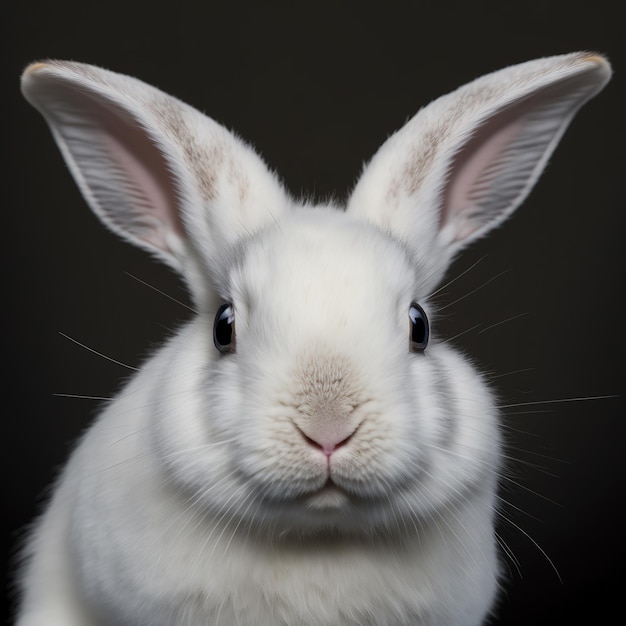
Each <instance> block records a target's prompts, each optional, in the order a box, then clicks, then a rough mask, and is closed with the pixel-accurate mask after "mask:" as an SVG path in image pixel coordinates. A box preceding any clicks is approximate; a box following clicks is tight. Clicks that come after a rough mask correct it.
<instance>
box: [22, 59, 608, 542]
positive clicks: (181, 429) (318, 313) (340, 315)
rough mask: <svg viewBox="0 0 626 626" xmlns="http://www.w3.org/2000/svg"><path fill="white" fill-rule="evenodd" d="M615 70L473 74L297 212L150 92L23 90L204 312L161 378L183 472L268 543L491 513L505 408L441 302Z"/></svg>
mask: <svg viewBox="0 0 626 626" xmlns="http://www.w3.org/2000/svg"><path fill="white" fill-rule="evenodd" d="M609 76H610V69H609V65H608V63H607V62H606V60H604V59H603V58H602V57H600V56H598V55H593V54H586V53H577V54H570V55H564V56H559V57H552V58H546V59H539V60H536V61H532V62H528V63H524V64H521V65H518V66H514V67H510V68H506V69H504V70H501V71H499V72H495V73H493V74H489V75H487V76H484V77H482V78H479V79H477V80H475V81H473V82H471V83H469V84H468V85H466V86H464V87H461V88H460V89H458V90H457V91H455V92H453V93H451V94H449V95H447V96H444V97H442V98H440V99H438V100H436V101H434V102H432V103H431V104H430V105H428V106H426V107H425V108H424V109H422V110H421V111H420V112H419V113H418V114H417V115H416V116H415V117H413V118H412V119H411V120H410V121H409V122H408V123H407V124H406V125H405V126H404V127H403V128H402V129H401V130H399V131H398V132H396V133H395V134H394V135H392V136H391V137H390V138H389V139H388V140H387V141H386V142H385V143H384V144H383V145H382V147H381V148H380V149H379V151H378V152H377V153H376V154H375V156H374V157H373V158H372V160H371V161H370V162H369V164H367V165H366V167H365V168H364V171H363V173H362V175H361V177H360V179H359V181H358V183H357V184H356V187H355V188H354V190H353V192H352V194H351V195H350V198H349V200H348V202H347V206H345V207H337V206H330V205H323V206H317V205H308V204H302V203H297V202H295V201H294V200H293V199H292V198H290V197H289V196H288V194H287V193H286V192H285V190H284V189H283V187H282V186H281V184H280V182H279V181H278V180H277V179H276V178H275V176H274V175H273V174H272V173H271V172H270V171H269V170H268V168H267V167H266V166H265V164H264V163H263V161H262V160H261V159H260V158H259V156H258V155H257V154H256V153H255V152H254V151H253V150H252V149H251V148H250V147H249V146H247V145H246V144H245V143H243V142H242V141H241V140H240V139H238V138H237V137H236V136H234V135H233V134H232V133H230V132H229V131H227V130H226V129H224V128H223V127H222V126H220V125H219V124H217V123H216V122H215V121H213V120H211V119H209V118H208V117H206V116H204V115H202V114H201V113H199V112H198V111H196V110H195V109H193V108H191V107H190V106H188V105H186V104H184V103H182V102H180V101H179V100H177V99H175V98H173V97H171V96H169V95H166V94H164V93H163V92H161V91H159V90H157V89H155V88H153V87H150V86H148V85H146V84H144V83H142V82H140V81H138V80H136V79H133V78H130V77H126V76H122V75H118V74H115V73H112V72H109V71H106V70H103V69H100V68H96V67H92V66H88V65H82V64H77V63H71V62H57V61H46V62H43V63H37V64H34V65H32V66H30V67H29V68H28V69H27V71H26V72H25V74H24V77H23V91H24V93H25V95H26V97H27V99H28V100H29V101H30V102H31V103H32V104H33V105H34V106H35V107H36V108H37V109H39V110H40V111H41V113H42V114H43V116H44V117H45V119H46V121H47V122H48V124H49V125H50V127H51V129H52V132H53V134H54V138H55V140H56V142H57V144H58V145H59V148H60V149H61V151H62V153H63V156H64V158H65V160H66V162H67V164H68V166H69V168H70V170H71V172H72V174H73V176H74V178H75V179H76V182H77V183H78V185H79V187H80V189H81V191H82V193H83V195H84V197H85V199H86V200H87V202H88V204H89V205H90V207H91V208H92V209H93V210H94V212H95V213H96V214H97V215H98V217H99V218H100V219H101V220H102V221H103V222H104V223H105V224H106V225H107V226H108V227H110V228H111V229H112V230H113V231H114V232H115V233H117V234H118V235H120V236H122V237H124V238H126V239H128V240H129V241H131V242H132V243H134V244H136V245H138V246H140V247H142V248H144V249H146V250H148V251H150V252H151V253H154V254H155V255H156V256H157V257H159V258H160V259H162V260H163V261H165V263H167V264H168V265H169V266H171V267H172V268H174V269H175V270H176V271H177V272H179V273H180V274H181V275H182V276H183V278H184V280H185V281H186V283H187V285H188V287H189V290H190V292H191V294H192V297H193V299H194V302H195V306H196V309H197V316H196V318H195V319H194V320H192V322H191V323H190V324H189V325H188V327H187V328H185V329H183V330H182V331H181V332H180V334H179V335H178V336H177V337H174V338H173V339H172V340H171V341H170V343H169V345H168V346H167V348H166V349H165V351H164V352H163V353H162V358H161V360H160V361H159V365H158V367H157V366H154V367H153V369H152V374H153V376H154V378H155V383H154V388H155V402H154V407H155V408H154V411H153V415H152V416H151V421H150V429H151V433H150V436H149V441H150V444H149V445H150V446H152V447H153V448H154V451H155V452H156V455H157V457H158V458H159V459H160V462H161V466H162V469H163V470H164V472H165V474H166V475H167V477H168V479H169V480H172V481H173V482H174V484H176V485H177V486H178V487H179V488H180V490H181V491H183V492H184V493H186V494H188V495H189V497H190V501H192V502H194V503H195V504H196V505H197V506H198V507H199V508H200V509H202V510H203V511H208V512H213V513H215V514H219V515H222V516H225V517H227V518H229V519H231V518H232V519H238V520H244V521H245V522H246V524H247V525H248V526H253V525H255V526H256V527H258V529H264V530H266V531H268V532H270V531H272V532H274V531H275V532H281V533H285V532H287V531H291V530H294V529H295V531H296V532H299V533H301V532H308V531H311V532H313V531H314V532H318V531H320V530H323V529H326V530H329V531H330V530H333V531H339V532H361V531H363V532H368V533H371V532H373V531H375V530H377V529H390V528H392V529H396V530H398V529H400V528H402V527H404V528H406V527H407V526H410V525H411V524H413V525H415V524H417V523H419V522H420V520H421V519H424V518H426V517H428V516H432V515H436V514H438V512H440V511H443V510H446V508H447V507H450V506H452V505H453V504H454V503H455V502H460V501H464V500H466V499H467V498H470V497H476V498H484V499H485V501H486V502H487V506H486V510H488V511H489V513H487V515H490V511H491V504H492V498H493V493H494V484H495V479H496V475H497V469H498V464H499V454H500V448H499V437H498V430H497V424H496V420H495V416H496V408H495V403H494V401H493V399H492V396H491V393H490V391H489V389H488V388H487V386H486V385H485V383H484V382H483V380H482V379H481V377H480V375H479V374H478V373H476V372H475V371H474V369H473V368H472V366H471V365H470V364H469V363H468V361H467V360H466V359H464V358H463V357H461V356H460V355H459V354H457V353H456V352H454V351H453V350H452V349H451V348H450V347H449V346H447V345H446V344H445V343H443V342H441V341H440V340H438V338H437V336H436V327H434V328H432V329H431V325H430V321H429V320H430V318H431V317H432V316H433V314H434V312H433V310H432V305H431V303H430V302H429V296H430V294H431V293H432V292H433V290H434V288H435V286H436V285H437V284H438V283H439V282H440V281H441V279H442V278H443V276H444V274H445V272H446V269H447V268H448V266H449V264H450V262H451V260H452V259H453V258H454V257H455V255H456V254H457V253H458V252H459V251H460V250H461V249H462V248H463V247H465V246H466V245H468V244H469V243H470V242H472V241H474V240H475V239H477V238H478V237H481V236H483V235H484V234H485V233H487V232H488V231H490V230H491V229H492V228H494V227H495V226H497V225H499V224H500V223H501V222H502V221H503V220H504V219H505V218H507V217H508V216H509V215H510V214H511V213H512V212H513V211H514V210H515V209H516V208H517V207H518V206H519V204H520V203H521V202H522V201H523V200H524V199H525V197H526V196H527V194H528V193H529V191H530V189H531V188H532V186H533V184H534V183H535V181H536V180H537V178H538V176H539V175H540V173H541V171H542V170H543V168H544V166H545V164H546V161H547V159H548V158H549V156H550V155H551V153H552V151H553V150H554V148H555V146H556V144H557V142H558V141H559V139H560V137H561V135H562V133H563V132H564V130H565V128H566V127H567V125H568V123H569V122H570V120H571V119H572V117H573V116H574V114H575V113H576V111H577V110H578V109H579V107H581V106H582V105H583V104H584V103H585V102H586V101H587V100H588V99H589V98H591V97H592V96H593V95H595V94H596V93H597V92H598V91H599V90H600V89H601V88H602V87H603V86H604V84H605V83H606V81H607V80H608V78H609ZM431 330H432V333H431ZM147 445H148V444H147ZM481 494H482V495H481Z"/></svg>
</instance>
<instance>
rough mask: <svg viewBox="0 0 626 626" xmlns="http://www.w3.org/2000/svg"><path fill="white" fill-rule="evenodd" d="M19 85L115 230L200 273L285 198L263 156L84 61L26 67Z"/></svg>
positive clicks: (149, 90)
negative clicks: (83, 62)
mask: <svg viewBox="0 0 626 626" xmlns="http://www.w3.org/2000/svg"><path fill="white" fill-rule="evenodd" d="M22 91H23V93H24V95H25V97H26V98H27V100H28V101H29V102H30V103H31V104H32V105H33V106H35V107H36V108H37V109H38V110H39V111H40V112H41V113H42V114H43V116H44V118H45V119H46V121H47V122H48V124H49V126H50V128H51V130H52V133H53V135H54V138H55V140H56V142H57V144H58V146H59V148H60V150H61V152H62V154H63V156H64V158H65V161H66V162H67V164H68V166H69V168H70V170H71V172H72V174H73V175H74V178H75V179H76V182H77V183H78V186H79V187H80V190H81V191H82V193H83V195H84V197H85V199H86V200H87V202H88V203H89V205H90V206H91V208H92V209H93V210H94V212H95V213H96V214H97V215H98V216H99V217H100V218H101V219H102V221H103V222H104V223H105V224H106V225H108V226H109V227H110V228H111V229H112V230H113V231H115V232H116V233H117V234H119V235H121V236H122V237H124V238H126V239H128V240H130V241H131V242H133V243H135V244H136V245H138V246H140V247H142V248H146V249H148V250H149V251H151V252H153V253H156V254H157V255H158V256H159V257H160V258H161V259H162V260H164V261H165V262H167V263H168V264H169V265H170V266H172V267H173V268H175V269H176V270H178V271H179V272H181V273H182V274H183V275H184V277H185V279H186V280H187V282H188V284H189V286H190V289H191V291H192V295H194V297H195V298H196V299H198V298H202V297H205V296H206V294H203V293H202V292H203V291H204V290H205V289H206V283H204V284H203V282H204V281H201V280H200V279H199V277H198V275H199V273H200V272H202V271H204V270H206V269H207V268H206V267H202V266H203V265H206V266H209V265H210V264H211V261H212V259H215V258H216V256H218V255H219V254H220V252H221V251H222V250H223V249H224V248H225V247H226V246H228V245H229V244H231V243H233V242H234V241H236V240H237V239H238V238H239V237H241V236H244V235H246V234H250V233H251V232H254V230H256V229H257V228H259V227H260V226H261V225H262V224H264V223H265V222H267V221H268V220H271V219H272V217H273V216H275V215H276V214H278V213H280V212H282V211H283V210H284V209H285V208H286V207H287V205H288V202H289V200H288V197H287V195H286V194H285V193H284V191H283V188H282V186H281V185H280V184H279V182H278V181H277V180H276V179H275V177H274V176H273V175H272V174H271V173H270V172H269V171H268V169H267V168H266V166H265V164H264V163H263V162H262V160H261V158H260V157H259V156H258V155H257V154H256V153H255V152H254V151H253V150H252V149H251V148H249V147H248V146H247V145H246V144H244V143H243V142H242V141H240V140H239V139H238V138H236V137H235V136H234V135H232V134H231V133H230V132H228V131H227V130H226V129H225V128H223V127H222V126H220V125H219V124H217V123H216V122H214V121H213V120H211V119H210V118H208V117H206V116H205V115H203V114H201V113H200V112H199V111H197V110H195V109H194V108H192V107H190V106H188V105H186V104H184V103H183V102H181V101H180V100H177V99H176V98H174V97H172V96H169V95H167V94H165V93H163V92H162V91H160V90H158V89H156V88H154V87H151V86H149V85H147V84H145V83H143V82H141V81H139V80H137V79H134V78H131V77H129V76H124V75H121V74H116V73H114V72H110V71H107V70H104V69H101V68H97V67H94V66H91V65H84V64H79V63H73V62H62V61H46V62H43V63H35V64H33V65H31V66H29V67H28V68H27V69H26V71H25V72H24V74H23V76H22Z"/></svg>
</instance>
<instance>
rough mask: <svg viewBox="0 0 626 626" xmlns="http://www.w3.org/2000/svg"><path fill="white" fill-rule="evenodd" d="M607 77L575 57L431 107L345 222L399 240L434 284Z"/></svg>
mask: <svg viewBox="0 0 626 626" xmlns="http://www.w3.org/2000/svg"><path fill="white" fill-rule="evenodd" d="M610 75H611V70H610V66H609V64H608V62H607V61H606V59H604V58H603V57H601V56H599V55H595V54H588V53H574V54H568V55H561V56H556V57H549V58H545V59H538V60H535V61H530V62H527V63H522V64H520V65H515V66H512V67H507V68H505V69H503V70H500V71H498V72H494V73H492V74H488V75H486V76H483V77H481V78H479V79H477V80H475V81H473V82H471V83H469V84H467V85H465V86H464V87H461V88H460V89H458V90H457V91H454V92H452V93H451V94H449V95H447V96H443V97H442V98H439V99H438V100H435V101H434V102H432V103H431V104H429V105H428V106H427V107H425V108H424V109H422V110H421V111H419V112H418V113H417V115H415V117H413V119H411V120H410V121H409V122H408V123H407V124H406V125H405V126H404V127H403V128H402V129H400V130H399V131H398V132H397V133H395V134H394V135H392V136H391V137H390V138H389V139H388V140H387V141H386V142H385V143H384V144H383V146H382V147H381V148H380V150H379V151H378V153H377V154H376V155H375V156H374V158H373V159H372V161H371V162H370V164H369V165H368V166H367V167H366V168H365V170H364V172H363V175H362V176H361V179H360V180H359V182H358V184H357V186H356V187H355V189H354V191H353V194H352V197H351V199H350V202H349V204H348V212H349V213H351V214H352V215H356V216H360V217H362V218H365V219H367V220H369V221H371V222H373V223H375V224H376V225H378V226H379V227H381V228H382V229H383V230H386V231H388V232H390V233H391V234H393V235H394V236H395V237H397V238H399V239H402V240H403V241H404V242H405V243H406V245H407V246H408V247H409V249H410V250H411V251H412V252H413V253H415V254H416V255H417V256H418V258H419V260H420V261H421V263H422V265H423V266H424V269H425V270H426V273H427V274H430V275H431V278H432V282H433V283H434V282H436V281H437V280H438V279H440V278H441V277H442V275H443V273H444V272H445V270H446V268H447V266H448V264H449V263H450V261H451V260H452V258H453V256H454V255H455V254H456V252H457V251H458V250H460V249H461V248H463V247H464V246H466V245H467V244H468V243H469V242H471V241H473V240H474V239H476V238H477V237H480V236H481V235H483V234H485V233H486V232H488V231H489V230H491V229H492V228H493V227H494V226H496V225H498V224H500V223H501V222H502V221H503V220H504V219H505V218H507V217H508V216H509V215H510V214H511V213H512V212H513V211H514V210H515V209H516V208H517V207H518V206H519V205H520V203H521V202H522V201H523V200H524V198H525V197H526V196H527V194H528V192H529V191H530V190H531V188H532V187H533V185H534V184H535V182H536V180H537V178H538V177H539V175H540V174H541V172H542V171H543V168H544V167H545V165H546V162H547V160H548V158H549V156H550V154H551V153H552V151H553V150H554V148H555V147H556V144H557V143H558V141H559V139H560V138H561V135H562V134H563V132H564V130H565V128H566V127H567V125H568V124H569V122H570V121H571V119H572V117H573V116H574V114H575V113H576V111H577V110H578V109H579V108H580V107H581V106H582V105H583V104H584V103H585V102H586V101H587V100H588V99H589V98H591V97H592V96H593V95H595V94H596V93H597V92H598V91H600V89H602V87H603V86H604V85H605V84H606V82H607V81H608V80H609V77H610Z"/></svg>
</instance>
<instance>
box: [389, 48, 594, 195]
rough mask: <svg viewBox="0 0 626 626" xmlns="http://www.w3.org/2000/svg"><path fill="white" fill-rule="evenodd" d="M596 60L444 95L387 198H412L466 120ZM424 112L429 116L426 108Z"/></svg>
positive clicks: (565, 63) (572, 60)
mask: <svg viewBox="0 0 626 626" xmlns="http://www.w3.org/2000/svg"><path fill="white" fill-rule="evenodd" d="M597 58H601V57H598V56H597V55H593V54H588V53H580V54H578V55H576V56H575V57H573V58H572V57H569V58H567V59H564V60H563V62H562V64H561V67H560V68H559V66H558V65H555V64H554V63H551V64H547V65H546V67H544V68H543V69H539V68H538V69H537V71H535V72H533V73H529V74H520V75H515V74H513V75H509V76H508V77H506V78H505V77H504V76H500V77H499V78H498V79H497V82H496V79H494V78H492V80H494V82H483V83H479V84H474V85H472V84H471V83H469V84H468V85H465V86H463V87H461V88H460V89H458V90H456V91H454V92H452V93H450V94H448V95H447V96H443V99H448V102H450V104H448V105H447V106H446V104H445V101H444V102H440V105H441V108H440V110H439V111H437V112H436V115H434V116H433V117H432V118H431V119H428V117H425V119H424V120H421V124H422V129H421V130H420V132H419V133H417V137H416V138H417V141H418V143H416V144H415V145H413V146H411V148H410V151H409V154H408V155H407V156H406V158H405V161H404V166H403V167H402V168H400V173H399V175H397V176H396V177H395V178H394V179H393V180H392V181H391V184H390V187H389V191H388V198H389V199H392V198H397V196H398V195H399V193H400V191H401V190H402V191H404V192H405V193H406V194H408V195H412V194H414V193H416V192H417V191H418V190H419V189H420V187H421V186H422V184H423V182H424V180H425V179H426V178H427V176H428V174H429V172H430V171H431V169H432V167H433V163H434V161H435V160H436V158H437V155H438V153H439V152H440V151H441V150H442V149H446V147H447V144H448V142H450V141H451V140H453V139H454V135H455V133H456V132H457V131H458V130H459V127H461V126H462V123H463V122H464V121H465V120H468V121H470V123H471V120H472V119H476V120H477V119H478V118H479V117H480V112H481V111H482V110H484V109H487V108H489V106H490V105H491V104H493V103H495V102H497V100H499V99H500V98H502V97H503V96H504V95H505V94H506V93H507V92H511V91H513V90H516V89H521V88H523V87H524V86H525V85H528V84H529V83H532V82H535V81H537V80H538V79H540V78H541V77H542V76H545V75H549V74H554V72H555V71H558V70H559V69H561V68H571V67H573V66H575V65H577V64H578V63H581V62H583V61H588V60H593V59H597ZM487 76H489V75H487ZM490 78H491V76H490ZM440 100H442V99H440ZM435 102H437V101H435ZM435 102H433V104H435ZM429 106H432V105H429ZM427 108H428V107H427ZM424 113H426V114H427V113H428V112H427V110H426V109H425V110H424ZM418 115H420V113H418ZM408 123H409V124H410V123H411V122H410V121H409V122H408ZM400 132H402V131H400ZM459 139H460V137H459Z"/></svg>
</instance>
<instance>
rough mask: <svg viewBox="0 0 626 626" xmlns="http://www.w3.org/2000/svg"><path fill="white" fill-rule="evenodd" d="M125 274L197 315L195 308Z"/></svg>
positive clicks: (127, 274)
mask: <svg viewBox="0 0 626 626" xmlns="http://www.w3.org/2000/svg"><path fill="white" fill-rule="evenodd" d="M124 274H126V276H130V278H133V279H134V280H136V281H137V282H139V283H141V284H142V285H145V286H146V287H149V288H150V289H154V291H156V292H157V293H160V294H161V295H162V296H165V297H166V298H169V299H170V300H171V301H172V302H176V304H180V306H182V307H185V308H186V309H188V310H189V311H191V312H192V313H197V312H198V311H196V309H194V308H193V307H190V306H189V305H187V304H185V303H184V302H181V301H180V300H177V299H176V298H174V297H173V296H170V294H169V293H165V291H161V290H160V289H158V288H157V287H155V286H154V285H151V284H150V283H147V282H146V281H145V280H141V278H139V277H138V276H135V275H134V274H131V273H130V272H127V271H126V270H124Z"/></svg>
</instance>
